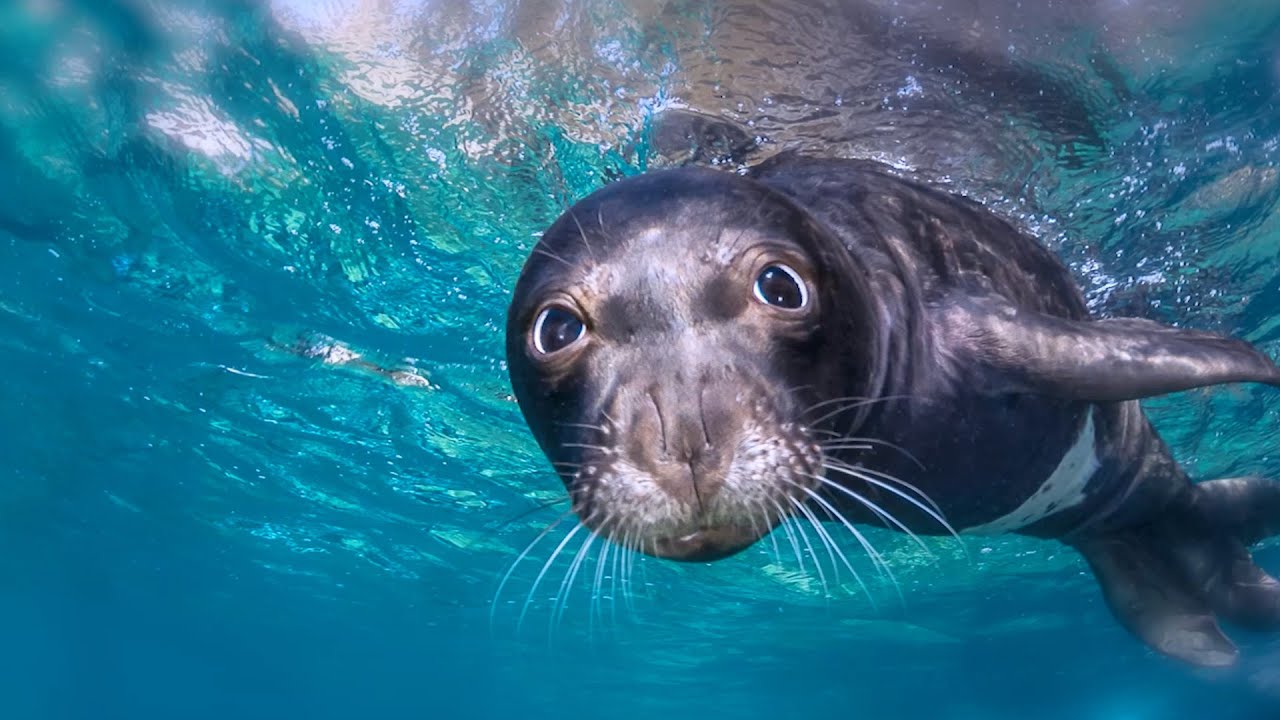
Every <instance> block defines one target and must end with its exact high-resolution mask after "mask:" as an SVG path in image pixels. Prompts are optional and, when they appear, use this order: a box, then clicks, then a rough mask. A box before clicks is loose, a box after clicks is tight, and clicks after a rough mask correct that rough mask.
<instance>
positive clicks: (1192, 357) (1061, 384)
mask: <svg viewBox="0 0 1280 720" xmlns="http://www.w3.org/2000/svg"><path fill="white" fill-rule="evenodd" d="M938 319H939V321H940V323H939V324H940V327H939V331H940V332H941V333H943V334H944V335H945V338H946V341H945V344H946V346H947V347H951V348H958V347H962V348H965V352H966V354H967V355H968V356H969V357H968V358H967V359H971V360H972V359H976V360H978V361H979V362H980V363H981V364H982V365H983V366H984V367H986V368H988V369H992V370H995V371H996V372H995V373H993V374H992V375H994V377H990V376H984V377H982V378H976V380H977V381H978V382H985V383H986V384H987V386H988V387H987V388H986V389H988V390H990V391H992V392H1032V393H1038V394H1042V395H1049V396H1053V397H1061V398H1069V399H1073V400H1086V401H1089V402H1112V401H1119V400H1135V399H1138V398H1144V397H1151V396H1153V395H1163V394H1165V393H1171V392H1178V391H1180V390H1190V389H1192V388H1197V387H1204V386H1206V385H1219V384H1222V383H1230V382H1262V383H1267V384H1270V385H1280V368H1277V367H1276V365H1275V363H1273V362H1272V361H1271V360H1270V359H1269V358H1268V357H1267V356H1266V355H1264V354H1262V353H1261V352H1260V351H1259V350H1257V349H1256V348H1254V347H1253V346H1252V345H1250V344H1249V343H1246V342H1244V341H1243V340H1237V339H1235V338H1229V337H1224V336H1222V335H1215V334H1213V333H1207V332H1198V331H1195V330H1181V329H1178V328H1174V327H1169V326H1167V325H1161V324H1159V323H1155V322H1152V321H1150V320H1138V319H1108V320H1068V319H1065V318H1060V317H1055V316H1052V315H1045V314H1042V313H1037V312H1034V311H1030V310H1024V309H1021V308H1017V307H1014V306H1013V305H1010V304H1009V303H1007V302H1005V301H1004V300H1002V299H999V298H994V297H989V296H984V297H980V296H968V295H966V296H958V297H951V298H948V299H947V301H946V302H945V303H944V304H943V305H942V306H941V307H940V308H939V315H938Z"/></svg>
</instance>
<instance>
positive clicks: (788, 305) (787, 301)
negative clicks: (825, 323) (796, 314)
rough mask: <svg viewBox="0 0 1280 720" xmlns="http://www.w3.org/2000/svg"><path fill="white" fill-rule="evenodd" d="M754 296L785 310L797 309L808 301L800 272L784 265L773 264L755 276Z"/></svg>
mask: <svg viewBox="0 0 1280 720" xmlns="http://www.w3.org/2000/svg"><path fill="white" fill-rule="evenodd" d="M755 294H756V298H757V299H759V300H760V302H762V303H764V304H766V305H772V306H774V307H780V308H783V309H785V310H799V309H800V308H802V307H804V306H805V305H807V304H808V302H809V292H808V290H806V289H805V285H804V280H801V279H800V274H799V273H797V272H796V271H795V270H792V269H791V268H789V267H787V266H786V265H781V264H773V265H769V266H768V267H766V268H765V269H764V270H761V271H760V274H759V275H757V276H756V286H755Z"/></svg>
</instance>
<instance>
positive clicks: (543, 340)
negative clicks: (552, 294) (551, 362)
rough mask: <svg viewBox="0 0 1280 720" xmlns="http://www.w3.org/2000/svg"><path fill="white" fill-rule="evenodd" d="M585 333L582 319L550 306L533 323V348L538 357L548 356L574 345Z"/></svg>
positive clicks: (567, 311) (569, 312) (566, 309)
mask: <svg viewBox="0 0 1280 720" xmlns="http://www.w3.org/2000/svg"><path fill="white" fill-rule="evenodd" d="M585 332H586V326H585V325H583V324H582V318H580V317H578V316H577V315H576V314H575V313H574V312H573V311H572V310H570V309H569V308H566V307H563V306H560V305H552V306H550V307H547V308H544V309H543V311H542V312H540V313H538V319H537V320H536V321H534V323H533V348H534V349H535V350H537V351H538V354H539V355H550V354H552V353H556V352H559V351H561V350H563V349H565V348H567V347H569V346H570V345H572V344H574V343H575V342H577V341H578V339H579V338H581V337H582V336H583V334H584V333H585Z"/></svg>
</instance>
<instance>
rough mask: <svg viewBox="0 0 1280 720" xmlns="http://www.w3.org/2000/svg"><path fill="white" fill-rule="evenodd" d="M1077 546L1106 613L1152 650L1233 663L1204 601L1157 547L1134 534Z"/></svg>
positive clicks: (1205, 662)
mask: <svg viewBox="0 0 1280 720" xmlns="http://www.w3.org/2000/svg"><path fill="white" fill-rule="evenodd" d="M1076 547H1077V549H1079V550H1080V552H1081V554H1083V555H1084V557H1085V559H1086V560H1088V561H1089V567H1091V568H1093V573H1094V575H1096V576H1097V578H1098V583H1099V584H1100V585H1101V586H1102V596H1103V597H1104V598H1106V601H1107V605H1109V606H1110V607H1111V612H1112V613H1114V614H1115V616H1116V618H1117V619H1118V620H1119V621H1120V624H1122V625H1124V626H1125V627H1126V628H1128V630H1129V632H1132V633H1133V634H1134V635H1137V636H1138V637H1139V638H1140V639H1141V640H1142V641H1143V642H1145V643H1146V644H1147V645H1148V646H1150V647H1151V648H1152V649H1154V650H1157V651H1159V652H1162V653H1164V654H1166V655H1169V656H1171V657H1174V658H1177V659H1179V660H1183V661H1185V662H1189V663H1192V664H1194V665H1201V666H1205V667H1221V666H1224V665H1230V664H1232V663H1234V662H1235V660H1236V646H1235V645H1233V644H1232V643H1231V641H1230V640H1228V639H1227V636H1226V635H1223V634H1222V630H1221V629H1219V628H1218V623H1217V621H1216V620H1215V619H1214V616H1213V612H1212V611H1211V610H1210V608H1209V603H1208V601H1207V600H1205V599H1204V598H1201V597H1197V595H1196V593H1195V591H1194V589H1193V588H1190V587H1188V585H1187V583H1186V582H1185V579H1184V578H1182V577H1180V575H1181V573H1180V572H1179V571H1178V569H1177V568H1175V567H1170V566H1169V563H1168V562H1167V561H1166V559H1165V558H1162V557H1161V556H1160V553H1159V552H1158V550H1159V548H1156V547H1152V546H1151V544H1150V543H1149V542H1148V541H1146V540H1145V539H1143V538H1141V537H1139V536H1136V535H1119V536H1112V537H1108V538H1102V539H1099V540H1093V541H1090V542H1088V543H1085V544H1081V545H1077V546H1076Z"/></svg>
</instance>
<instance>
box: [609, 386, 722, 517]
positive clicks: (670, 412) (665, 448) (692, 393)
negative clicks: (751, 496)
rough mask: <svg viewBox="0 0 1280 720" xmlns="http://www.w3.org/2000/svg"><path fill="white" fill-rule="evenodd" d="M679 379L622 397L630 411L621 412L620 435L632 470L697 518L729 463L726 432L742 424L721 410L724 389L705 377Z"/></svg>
mask: <svg viewBox="0 0 1280 720" xmlns="http://www.w3.org/2000/svg"><path fill="white" fill-rule="evenodd" d="M684 380H685V378H684V374H683V373H680V372H674V373H672V374H671V375H670V376H669V377H668V379H667V380H666V381H665V382H654V383H651V384H649V386H648V387H647V388H646V390H645V392H643V393H637V394H633V395H630V396H624V400H623V402H626V403H628V404H629V405H630V406H631V407H630V408H628V410H629V411H628V412H625V413H621V417H629V418H630V423H629V426H630V427H628V428H626V430H625V431H624V433H623V435H624V437H625V442H626V445H627V446H626V455H627V457H629V458H630V459H631V461H632V462H633V463H634V464H635V466H636V467H637V468H638V469H640V470H642V471H644V472H646V473H648V474H649V475H650V476H651V477H652V478H653V480H654V482H655V483H656V484H657V485H658V486H659V487H660V488H661V489H662V490H663V491H664V492H666V493H667V494H668V495H670V496H671V498H672V499H673V500H674V501H676V502H677V503H680V504H681V505H686V506H689V507H690V508H694V509H696V510H697V512H698V513H699V514H700V515H701V514H705V513H706V512H707V511H708V509H709V504H710V503H711V502H712V501H714V499H715V497H716V495H717V494H718V493H719V492H720V491H721V489H722V488H723V487H724V484H725V477H726V475H727V474H728V471H729V465H730V462H731V461H732V459H733V448H732V447H731V446H729V445H728V444H727V443H726V441H727V440H729V439H730V437H729V435H730V434H731V433H729V432H728V431H729V430H730V429H733V428H741V427H742V426H743V422H742V419H741V418H736V417H734V413H733V412H732V410H731V408H728V407H725V403H724V401H723V399H722V398H723V397H724V394H725V391H726V388H724V387H722V386H718V385H716V384H713V383H710V382H708V381H707V380H706V379H705V378H701V379H699V380H697V381H694V382H685V381H684Z"/></svg>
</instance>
